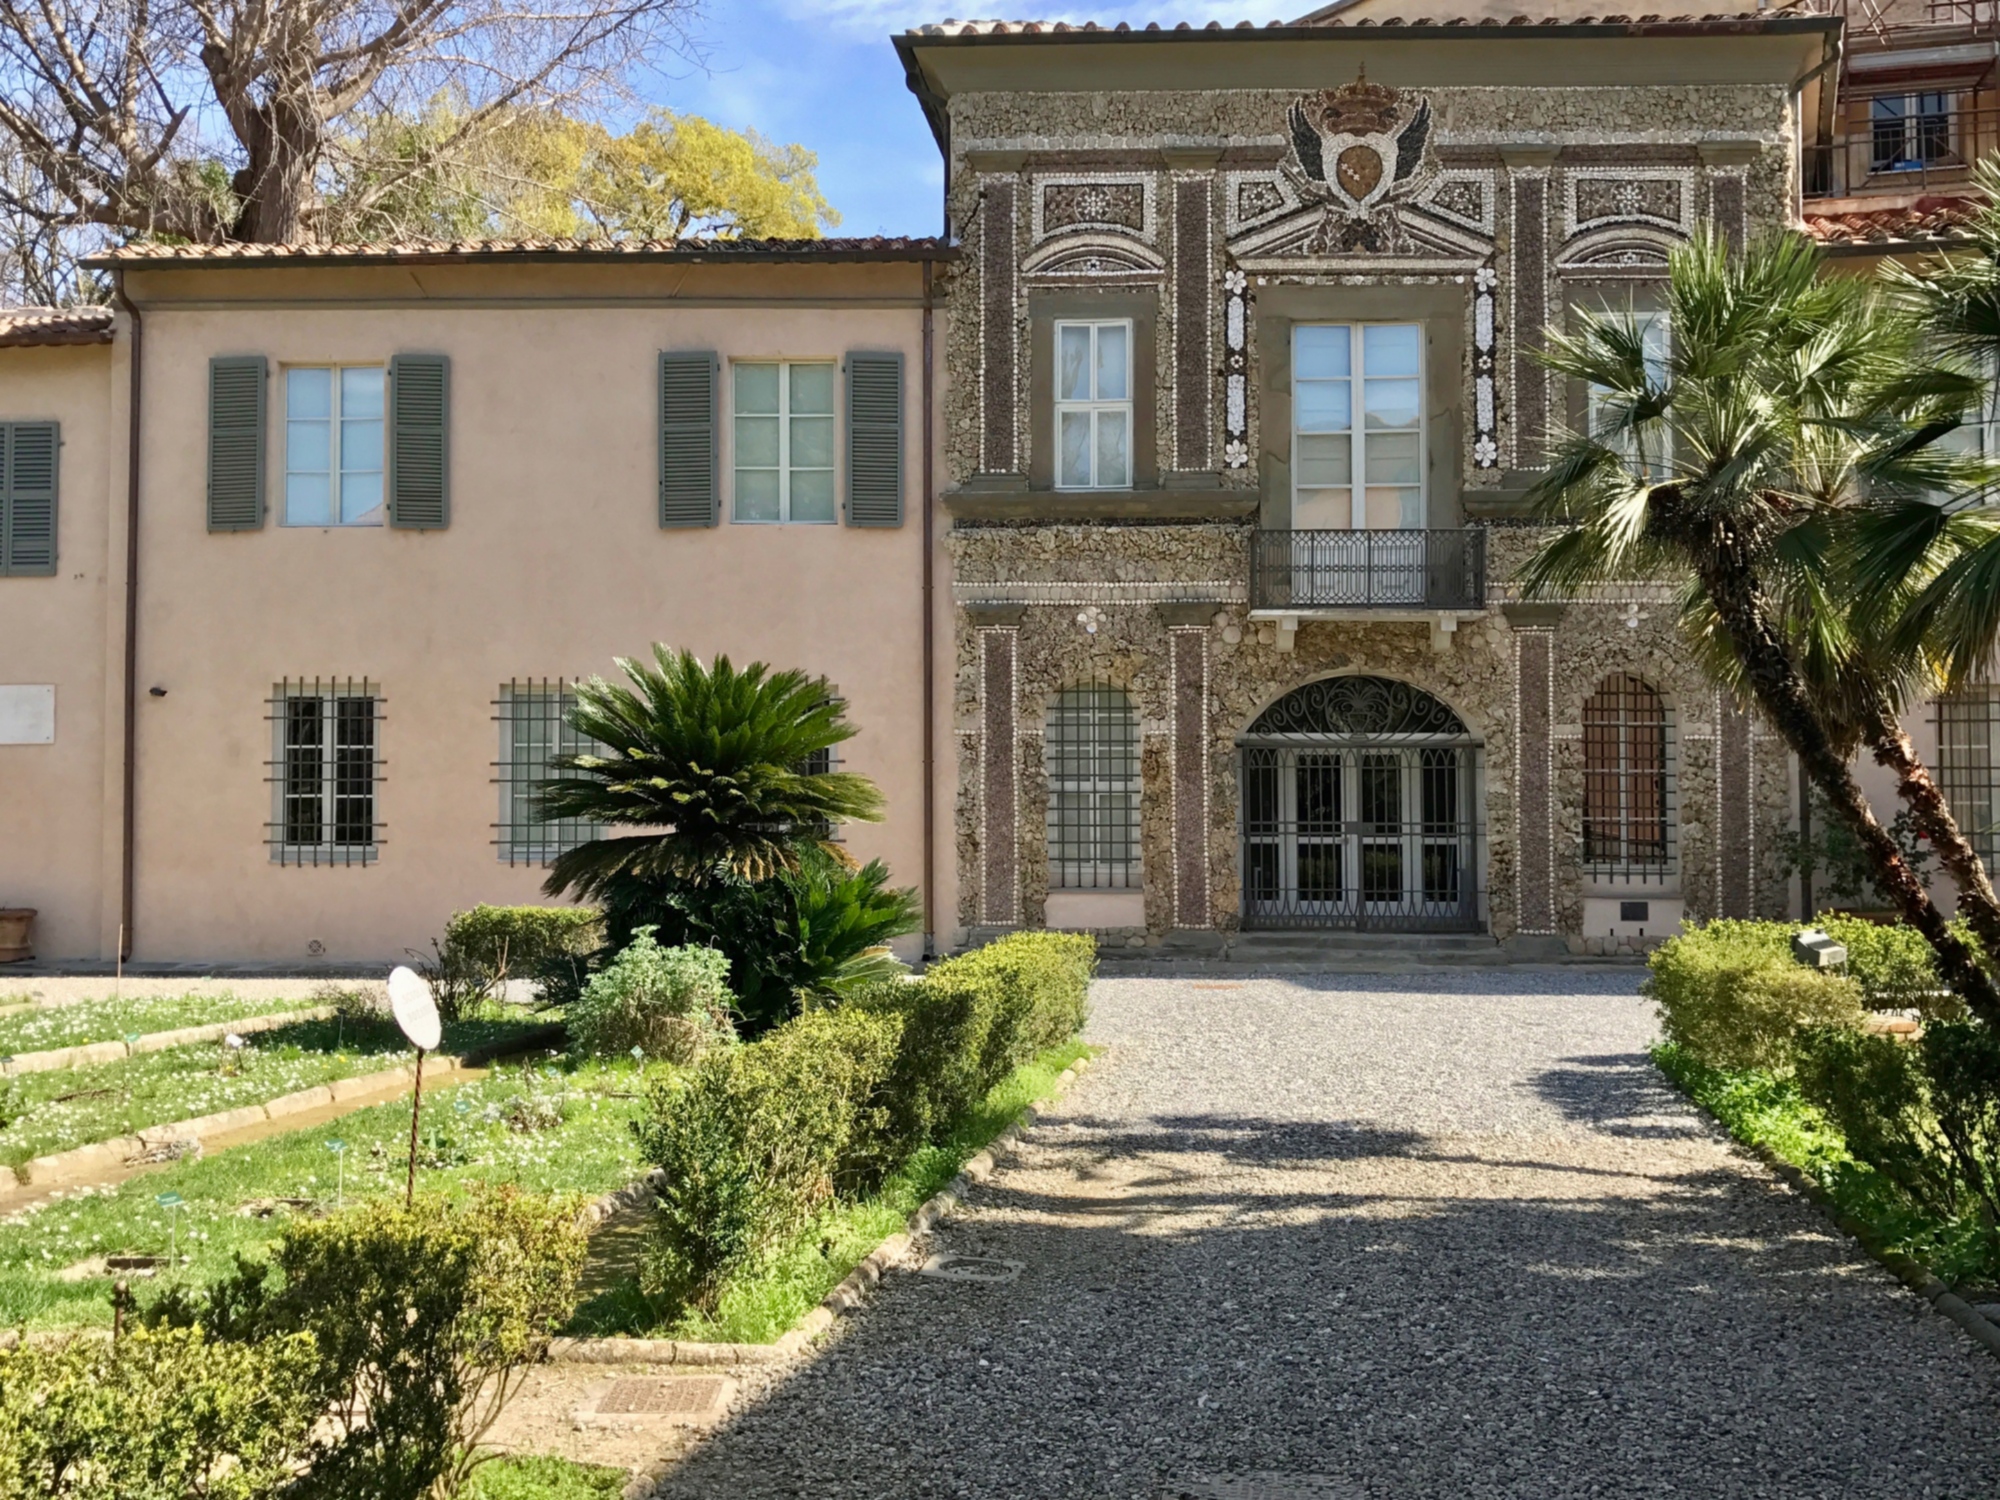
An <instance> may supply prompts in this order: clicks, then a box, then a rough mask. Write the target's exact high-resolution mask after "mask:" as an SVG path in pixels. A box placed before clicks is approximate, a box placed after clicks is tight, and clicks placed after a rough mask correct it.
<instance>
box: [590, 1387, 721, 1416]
mask: <svg viewBox="0 0 2000 1500" xmlns="http://www.w3.org/2000/svg"><path fill="white" fill-rule="evenodd" d="M721 1397H722V1382H721V1381H720V1380H715V1379H700V1380H689V1379H678V1380H665V1379H627V1380H614V1381H612V1382H611V1389H610V1390H608V1391H606V1392H605V1393H604V1399H603V1400H602V1401H600V1402H598V1403H597V1410H598V1412H599V1414H600V1415H602V1416H607V1417H668V1416H691V1415H693V1414H694V1413H696V1412H704V1411H707V1410H708V1409H709V1408H710V1407H711V1406H713V1405H715V1403H716V1402H717V1401H718V1400H720V1399H721Z"/></svg>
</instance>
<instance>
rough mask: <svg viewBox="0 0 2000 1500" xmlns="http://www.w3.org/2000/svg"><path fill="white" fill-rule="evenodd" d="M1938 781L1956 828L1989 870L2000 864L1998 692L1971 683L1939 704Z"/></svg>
mask: <svg viewBox="0 0 2000 1500" xmlns="http://www.w3.org/2000/svg"><path fill="white" fill-rule="evenodd" d="M1936 711H1937V728H1938V780H1939V782H1940V783H1941V784H1942V786H1943V789H1944V795H1945V800H1946V801H1947V802H1949V803H1950V804H1951V811H1952V815H1953V816H1954V817H1955V818H1957V820H1958V826H1959V827H1960V828H1961V829H1963V830H1964V831H1965V836H1966V837H1967V838H1968V839H1970V840H1971V841H1972V847H1973V848H1974V849H1976V850H1978V851H1979V857H1980V859H1981V860H1982V861H1984V862H1985V864H1986V866H1987V868H1989V869H1991V868H1992V867H1993V864H1994V862H1995V860H1996V859H2000V755H1996V754H1995V753H1994V752H1995V749H1996V748H1997V747H2000V687H1994V686H1991V685H1988V684H1975V685H1973V686H1970V687H1963V688H1960V689H1958V690H1957V691H1955V692H1951V693H1947V694H1946V695H1945V696H1944V697H1942V698H1940V699H1938V700H1937V710H1936Z"/></svg>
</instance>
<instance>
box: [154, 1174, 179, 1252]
mask: <svg viewBox="0 0 2000 1500" xmlns="http://www.w3.org/2000/svg"><path fill="white" fill-rule="evenodd" d="M154 1201H155V1202H157V1203H158V1204H159V1205H160V1207H162V1208H164V1209H165V1210H166V1211H167V1222H168V1223H169V1224H171V1225H172V1226H173V1228H172V1230H171V1231H170V1232H171V1233H172V1235H173V1249H172V1250H170V1251H169V1252H168V1253H167V1264H168V1265H169V1266H171V1267H174V1268H178V1267H179V1266H180V1263H181V1195H180V1194H179V1193H162V1194H160V1196H159V1197H158V1198H157V1199H155V1200H154Z"/></svg>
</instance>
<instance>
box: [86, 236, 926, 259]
mask: <svg viewBox="0 0 2000 1500" xmlns="http://www.w3.org/2000/svg"><path fill="white" fill-rule="evenodd" d="M951 253H952V251H951V246H950V245H949V243H948V242H946V241H945V240H942V239H937V238H934V237H929V236H912V235H867V236H847V237H843V238H833V239H812V240H804V239H792V240H781V239H759V240H753V239H738V240H721V239H718V240H696V241H685V242H676V241H672V240H564V239H531V240H402V241H394V242H389V243H382V244H372V245H370V244H357V245H320V244H289V245H266V244H247V245H246V244H224V245H169V244H137V245H127V246H124V247H123V248H121V249H117V250H108V251H105V252H104V253H103V254H101V255H97V256H93V257H92V258H91V259H90V260H88V261H86V262H85V264H87V265H94V266H119V265H123V266H130V265H135V264H148V263H150V264H159V263H162V262H182V263H187V262H199V263H202V264H212V263H215V262H218V261H230V262H247V261H313V262H319V261H385V260H387V261H398V262H405V261H464V260H506V259H509V258H518V259H529V258H534V259H548V258H557V257H564V256H575V257H577V258H579V259H601V260H614V259H615V260H623V259H631V260H645V259H654V258H673V259H680V260H829V261H838V260H916V259H920V258H924V257H936V256H943V255H949V254H951Z"/></svg>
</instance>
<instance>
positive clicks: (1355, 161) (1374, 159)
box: [1280, 77, 1438, 252]
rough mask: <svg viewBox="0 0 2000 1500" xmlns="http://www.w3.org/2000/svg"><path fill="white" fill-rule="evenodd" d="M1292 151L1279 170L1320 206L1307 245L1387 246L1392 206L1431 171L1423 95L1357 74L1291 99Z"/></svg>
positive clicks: (1392, 237) (1392, 236)
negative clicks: (1344, 81)
mask: <svg viewBox="0 0 2000 1500" xmlns="http://www.w3.org/2000/svg"><path fill="white" fill-rule="evenodd" d="M1286 121H1287V124H1288V125H1289V126H1290V128H1291V137H1292V149H1291V152H1290V153H1289V155H1288V156H1287V158H1286V161H1285V163H1284V166H1283V167H1282V168H1281V169H1280V170H1281V171H1282V173H1283V174H1284V176H1285V178H1286V180H1287V181H1288V182H1289V183H1290V184H1291V186H1292V188H1293V189H1294V191H1296V192H1297V193H1298V195H1299V197H1300V198H1301V199H1302V200H1304V201H1306V202H1309V203H1311V202H1317V203H1322V204H1324V205H1325V206H1326V214H1325V218H1324V220H1323V222H1322V224H1321V227H1320V232H1319V234H1318V236H1316V239H1317V240H1318V241H1319V243H1317V244H1316V245H1314V246H1313V247H1312V248H1313V249H1315V250H1318V251H1321V252H1325V251H1343V250H1347V251H1353V250H1363V251H1366V250H1377V251H1380V250H1388V249H1391V248H1392V246H1393V245H1394V242H1395V241H1396V240H1397V239H1398V238H1400V235H1399V232H1398V226H1397V224H1396V222H1395V210H1396V208H1397V207H1398V205H1400V204H1402V203H1405V202H1407V201H1409V200H1410V199H1411V198H1414V197H1415V196H1416V195H1417V194H1418V193H1419V192H1421V191H1422V190H1423V189H1424V188H1425V187H1427V186H1429V184H1430V182H1431V180H1432V179H1433V178H1435V177H1436V176H1437V173H1438V162H1437V155H1436V153H1435V152H1434V151H1433V150H1432V147H1431V105H1430V101H1429V100H1428V99H1425V98H1422V97H1421V96H1418V95H1412V94H1405V93H1403V92H1402V91H1401V90H1399V89H1392V88H1388V87H1386V86H1385V85H1383V84H1379V83H1370V82H1369V81H1368V80H1367V79H1366V78H1365V77H1364V78H1357V79H1356V80H1355V81H1354V82H1353V83H1350V84H1347V85H1345V86H1344V87H1342V88H1337V89H1324V90H1322V91H1320V92H1319V93H1317V94H1309V95H1307V96H1306V97H1304V98H1302V99H1299V100H1297V101H1295V102H1294V103H1293V105H1292V107H1291V109H1290V110H1289V111H1288V112H1287V115H1286Z"/></svg>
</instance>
